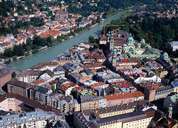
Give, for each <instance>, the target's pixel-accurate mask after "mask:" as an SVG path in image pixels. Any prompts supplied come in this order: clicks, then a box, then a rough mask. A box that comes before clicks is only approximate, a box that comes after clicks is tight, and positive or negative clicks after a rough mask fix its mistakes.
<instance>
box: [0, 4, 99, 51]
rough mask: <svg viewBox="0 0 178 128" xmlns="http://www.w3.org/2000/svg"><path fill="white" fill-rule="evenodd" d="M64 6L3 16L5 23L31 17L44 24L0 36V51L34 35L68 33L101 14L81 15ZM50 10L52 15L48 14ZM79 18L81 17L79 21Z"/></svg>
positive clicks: (88, 24) (86, 24)
mask: <svg viewBox="0 0 178 128" xmlns="http://www.w3.org/2000/svg"><path fill="white" fill-rule="evenodd" d="M66 8H67V7H66V6H64V7H63V6H62V7H59V6H54V7H49V11H42V10H39V9H38V8H35V10H36V11H35V12H33V13H31V14H29V15H27V14H26V15H19V14H14V16H7V17H4V22H5V23H6V24H11V22H15V21H16V22H22V23H23V22H29V21H30V20H31V19H32V18H40V19H42V20H43V21H44V25H42V26H39V27H35V26H32V25H30V26H28V27H27V28H23V27H22V28H18V30H17V31H18V33H16V34H15V35H14V34H12V33H9V34H6V35H2V36H0V53H3V52H4V50H5V49H7V48H13V47H14V45H20V44H25V43H26V41H27V39H28V38H30V39H33V37H34V36H35V35H37V36H40V37H42V38H47V37H53V38H55V39H56V38H57V37H60V36H62V35H69V34H70V33H71V32H74V31H76V30H77V29H79V28H86V27H88V26H91V25H93V24H94V23H96V21H97V19H98V18H99V17H100V15H101V14H99V13H92V14H91V15H89V16H88V17H82V16H81V15H79V14H73V13H69V12H68V11H67V9H66ZM49 12H51V13H52V15H53V16H54V18H53V19H51V16H48V13H49ZM79 18H80V19H81V20H80V21H79Z"/></svg>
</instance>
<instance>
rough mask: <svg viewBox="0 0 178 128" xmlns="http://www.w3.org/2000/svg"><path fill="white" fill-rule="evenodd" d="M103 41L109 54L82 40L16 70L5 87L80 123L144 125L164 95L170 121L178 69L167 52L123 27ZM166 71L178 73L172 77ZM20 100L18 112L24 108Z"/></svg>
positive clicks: (117, 127)
mask: <svg viewBox="0 0 178 128" xmlns="http://www.w3.org/2000/svg"><path fill="white" fill-rule="evenodd" d="M108 44H109V45H108ZM100 45H101V46H104V45H107V46H108V47H107V49H108V50H106V49H104V50H105V51H109V52H108V53H107V52H103V50H102V49H99V48H93V46H91V45H90V44H87V43H81V44H79V45H76V46H73V47H72V48H70V49H69V50H68V52H66V53H64V54H63V55H59V56H57V57H56V58H55V59H54V60H52V61H50V62H45V63H41V64H38V65H35V66H33V67H32V68H30V69H26V70H24V71H21V72H19V73H17V74H16V75H15V77H14V78H13V79H12V80H10V81H8V82H7V83H6V85H5V86H3V88H4V90H6V91H7V93H8V94H13V95H17V96H21V97H24V98H26V99H28V100H30V101H31V102H32V101H33V102H35V103H32V104H31V107H33V106H36V105H35V104H37V103H38V106H40V105H41V106H46V107H49V108H51V109H49V110H52V111H54V112H60V113H63V114H67V115H68V114H73V115H74V119H73V120H74V124H73V125H75V126H76V127H86V128H95V127H100V128H108V127H111V128H129V127H131V126H132V127H134V128H138V127H139V128H146V127H148V126H151V125H152V124H151V123H152V121H153V118H154V116H155V114H156V113H157V110H158V108H157V106H155V105H153V104H150V103H151V102H152V101H157V100H160V99H165V102H164V106H165V108H166V107H168V108H169V110H170V111H169V112H168V113H169V114H168V118H169V119H172V115H173V114H174V111H175V108H176V105H177V104H176V103H177V99H178V98H177V93H178V92H177V91H178V84H177V74H178V72H177V69H178V67H176V66H175V65H174V64H172V63H171V61H170V59H169V57H168V55H167V54H166V53H163V52H161V51H159V50H157V49H154V48H152V47H151V46H149V45H148V44H146V43H145V41H144V40H142V41H141V42H137V41H135V40H134V39H133V37H132V35H130V34H129V33H127V32H124V31H120V30H113V31H111V32H108V34H105V35H101V37H100ZM105 48H106V47H105ZM106 54H107V55H106ZM106 56H107V57H106ZM167 65H168V66H167ZM170 73H172V75H170ZM168 75H170V76H174V77H173V78H172V80H171V81H170V80H169V81H167V79H166V78H167V76H168ZM173 93H174V94H173ZM172 94H173V95H172ZM14 102H16V101H14ZM22 102H24V101H22ZM36 102H37V103H36ZM170 102H171V103H172V105H171V107H170ZM17 104H20V103H19V102H17V103H16V105H14V107H15V108H14V110H16V109H18V111H21V110H20V109H19V108H18V107H17V106H18V105H17ZM28 105H29V104H28ZM44 108H45V107H44ZM2 109H3V107H2ZM4 109H5V110H7V107H4ZM10 109H13V108H10ZM171 121H172V120H171ZM155 124H156V125H160V124H159V123H157V122H156V123H155ZM170 124H171V125H172V123H170Z"/></svg>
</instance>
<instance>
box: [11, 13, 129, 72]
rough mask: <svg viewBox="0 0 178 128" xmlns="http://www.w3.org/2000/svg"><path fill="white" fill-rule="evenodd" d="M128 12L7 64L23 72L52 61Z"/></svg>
mask: <svg viewBox="0 0 178 128" xmlns="http://www.w3.org/2000/svg"><path fill="white" fill-rule="evenodd" d="M127 12H128V10H122V11H119V12H117V13H116V14H115V15H112V16H109V17H107V18H106V19H105V20H104V21H103V23H100V24H96V25H95V26H93V27H91V28H89V29H85V30H83V31H82V32H79V34H76V36H74V37H73V38H69V39H67V40H65V41H63V42H62V43H61V42H58V43H56V45H54V46H52V47H49V48H47V50H45V51H44V50H42V51H39V52H37V53H35V54H32V55H29V56H26V57H25V58H22V59H19V60H17V61H13V62H11V63H10V64H8V65H9V66H10V67H12V68H14V69H16V70H23V69H27V68H30V67H32V66H33V65H36V64H38V63H43V62H46V61H49V60H52V59H54V58H55V57H56V56H58V55H60V54H62V53H63V52H65V51H66V50H68V49H69V48H71V47H72V46H73V45H77V44H79V43H81V42H87V41H88V37H89V36H95V37H96V36H97V33H98V31H101V30H102V28H103V26H105V25H106V24H109V23H110V22H111V21H112V20H116V19H118V18H120V17H123V16H125V14H127Z"/></svg>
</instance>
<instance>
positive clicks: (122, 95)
mask: <svg viewBox="0 0 178 128" xmlns="http://www.w3.org/2000/svg"><path fill="white" fill-rule="evenodd" d="M141 96H144V95H143V93H142V92H140V91H135V92H129V93H119V94H118V93H117V94H112V95H107V96H105V99H106V100H118V99H127V98H133V97H141Z"/></svg>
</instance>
